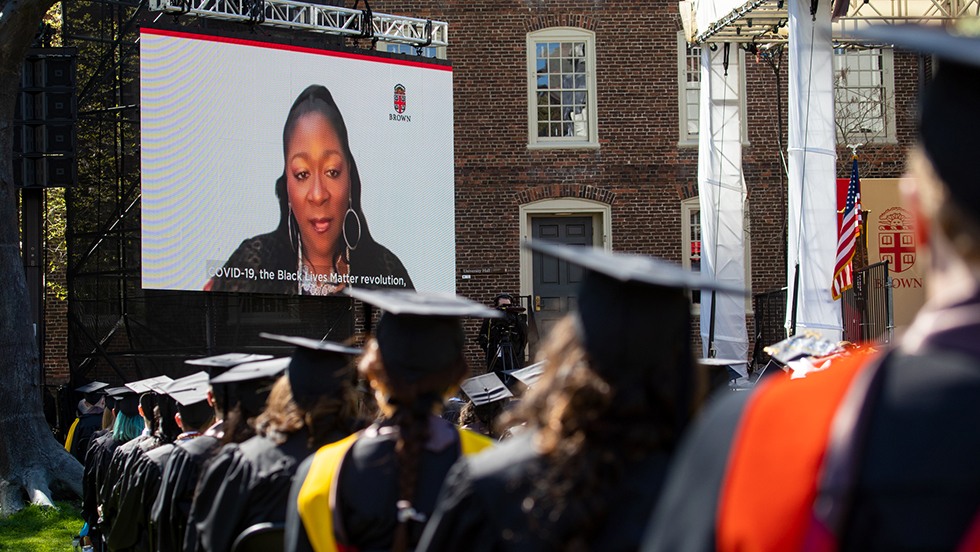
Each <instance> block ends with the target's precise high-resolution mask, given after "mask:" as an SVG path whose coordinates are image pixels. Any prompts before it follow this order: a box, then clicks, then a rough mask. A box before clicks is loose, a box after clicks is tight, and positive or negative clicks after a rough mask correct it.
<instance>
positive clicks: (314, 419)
mask: <svg viewBox="0 0 980 552" xmlns="http://www.w3.org/2000/svg"><path fill="white" fill-rule="evenodd" d="M356 422H357V400H356V398H355V396H354V388H353V387H352V386H347V387H342V388H340V389H339V390H338V392H337V393H335V394H333V395H332V396H328V395H324V396H320V397H317V398H316V399H315V400H314V401H313V402H311V403H309V404H307V405H303V404H301V403H299V402H297V401H296V400H294V398H293V392H292V388H291V387H290V385H289V377H287V376H285V375H284V376H281V377H280V378H279V380H278V381H276V383H275V385H273V386H272V392H270V393H269V399H268V401H267V402H266V408H265V411H264V412H262V414H260V415H259V416H258V417H257V418H256V419H255V429H256V431H257V432H258V433H259V434H260V435H264V436H266V437H268V438H269V439H271V440H272V441H273V442H275V443H276V444H279V445H281V444H283V443H285V442H286V439H288V438H289V436H290V435H292V434H293V433H296V432H298V431H303V430H305V431H306V432H307V434H308V439H307V448H309V449H310V450H316V449H317V448H319V447H321V446H323V445H325V444H327V443H328V442H330V439H332V438H336V437H337V436H338V435H341V434H343V435H349V434H350V433H353V430H354V428H355V427H356V426H357V423H356Z"/></svg>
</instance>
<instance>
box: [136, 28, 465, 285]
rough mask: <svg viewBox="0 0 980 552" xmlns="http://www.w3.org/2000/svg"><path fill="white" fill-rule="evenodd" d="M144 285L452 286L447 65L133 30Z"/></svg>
mask: <svg viewBox="0 0 980 552" xmlns="http://www.w3.org/2000/svg"><path fill="white" fill-rule="evenodd" d="M140 56H141V63H140V66H141V72H140V101H141V118H140V120H141V124H142V146H141V152H142V179H143V180H142V217H143V218H142V255H143V259H142V270H143V272H142V280H143V287H144V288H149V289H168V290H198V291H201V290H205V291H233V292H256V293H283V294H297V293H299V294H304V295H326V294H333V293H338V292H340V291H341V290H342V289H343V288H344V287H347V286H351V287H392V288H415V289H417V290H419V291H441V292H454V291H455V265H456V259H455V222H454V203H453V202H454V192H453V115H452V114H453V109H452V105H453V96H452V71H451V68H450V67H449V66H447V65H439V64H433V63H427V62H424V61H421V60H420V61H409V60H406V59H404V58H397V59H394V58H388V57H377V56H371V55H365V54H359V53H351V52H346V51H327V50H317V49H310V48H303V47H295V46H284V45H280V44H271V43H264V42H255V41H249V40H240V39H230V38H226V37H218V36H209V35H197V34H189V33H185V32H178V31H172V30H163V29H149V28H144V29H143V30H142V32H141V36H140Z"/></svg>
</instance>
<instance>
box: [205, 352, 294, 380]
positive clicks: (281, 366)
mask: <svg viewBox="0 0 980 552" xmlns="http://www.w3.org/2000/svg"><path fill="white" fill-rule="evenodd" d="M289 361H290V358H289V357H281V358H272V357H269V360H259V361H257V362H246V363H245V364H239V365H238V366H235V367H233V368H230V369H229V370H228V371H226V372H224V373H223V374H221V375H219V376H214V377H212V378H211V383H212V384H226V383H241V382H245V381H253V380H260V379H267V378H276V377H279V375H280V374H282V373H283V372H285V371H286V368H288V367H289Z"/></svg>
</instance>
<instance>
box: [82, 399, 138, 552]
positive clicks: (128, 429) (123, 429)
mask: <svg viewBox="0 0 980 552" xmlns="http://www.w3.org/2000/svg"><path fill="white" fill-rule="evenodd" d="M106 394H107V395H109V396H110V397H112V399H113V400H114V401H115V408H114V413H115V422H114V423H113V427H112V429H111V430H110V429H106V430H103V431H102V432H96V433H95V434H94V435H93V436H92V441H91V443H90V444H89V448H88V452H87V453H86V455H85V469H84V471H83V475H82V519H83V520H85V523H87V524H88V526H89V538H90V539H91V541H92V545H93V547H95V550H96V552H99V551H101V550H104V549H105V548H104V542H103V532H104V528H103V526H102V521H101V510H102V501H103V494H102V493H103V492H104V491H103V489H105V486H104V484H105V481H106V477H107V472H108V471H109V462H110V461H111V460H112V453H113V452H115V450H116V448H117V447H118V446H119V445H122V444H124V443H126V442H128V441H130V440H132V439H134V438H135V437H137V436H139V434H140V433H141V432H142V431H143V425H144V423H143V419H142V418H141V417H140V416H139V411H138V397H137V396H136V393H134V392H133V391H132V390H131V389H129V388H128V387H124V386H123V387H113V388H111V389H107V390H106ZM106 490H108V489H106Z"/></svg>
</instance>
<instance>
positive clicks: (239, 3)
mask: <svg viewBox="0 0 980 552" xmlns="http://www.w3.org/2000/svg"><path fill="white" fill-rule="evenodd" d="M150 10H152V11H162V12H167V13H173V14H179V15H184V14H186V15H193V16H196V17H206V18H211V19H218V20H223V21H241V22H250V23H258V24H262V25H268V26H271V27H279V28H283V29H297V30H302V31H310V32H317V33H326V34H336V35H344V36H349V37H356V38H371V39H376V40H383V41H385V42H395V43H402V44H410V45H413V46H418V47H423V46H448V45H449V25H448V24H447V23H445V22H443V21H432V20H431V19H419V18H415V17H405V16H400V15H388V14H384V13H376V12H372V11H371V10H370V9H365V10H357V9H349V8H342V7H337V6H325V5H323V4H312V3H308V2H298V1H296V0H150Z"/></svg>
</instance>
